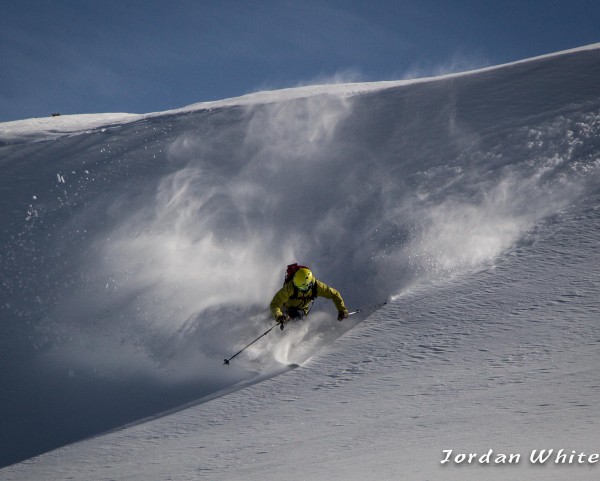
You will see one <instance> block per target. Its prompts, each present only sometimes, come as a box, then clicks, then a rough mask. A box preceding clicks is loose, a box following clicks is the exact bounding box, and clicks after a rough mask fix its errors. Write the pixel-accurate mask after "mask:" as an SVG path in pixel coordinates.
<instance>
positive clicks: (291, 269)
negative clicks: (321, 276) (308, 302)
mask: <svg viewBox="0 0 600 481" xmlns="http://www.w3.org/2000/svg"><path fill="white" fill-rule="evenodd" d="M303 268H304V269H309V268H308V267H306V266H303V265H301V264H297V263H295V262H294V263H293V264H290V265H289V266H287V268H286V270H285V279H284V281H283V285H284V286H285V285H286V284H287V283H288V282H291V281H292V279H293V278H294V274H295V273H296V272H297V271H298V270H300V269H303ZM297 298H298V288H297V287H296V286H294V293H293V294H292V296H291V297H290V299H297ZM311 298H312V299H316V298H317V283H316V282H315V283H314V284H313V286H312V295H311Z"/></svg>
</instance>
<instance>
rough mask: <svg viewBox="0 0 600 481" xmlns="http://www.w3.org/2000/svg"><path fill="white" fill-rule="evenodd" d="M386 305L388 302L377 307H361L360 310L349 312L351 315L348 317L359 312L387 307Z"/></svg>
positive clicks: (376, 305)
mask: <svg viewBox="0 0 600 481" xmlns="http://www.w3.org/2000/svg"><path fill="white" fill-rule="evenodd" d="M386 304H387V301H385V302H382V303H380V304H375V305H373V306H368V307H361V308H360V309H356V311H352V312H349V313H348V315H349V316H351V315H352V314H356V313H358V312H362V311H369V310H371V309H377V308H378V307H382V306H385V305H386Z"/></svg>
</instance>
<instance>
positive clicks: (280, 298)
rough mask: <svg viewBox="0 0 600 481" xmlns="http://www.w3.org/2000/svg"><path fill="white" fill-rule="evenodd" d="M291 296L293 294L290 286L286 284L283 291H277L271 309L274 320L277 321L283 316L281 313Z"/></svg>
mask: <svg viewBox="0 0 600 481" xmlns="http://www.w3.org/2000/svg"><path fill="white" fill-rule="evenodd" d="M292 292H293V291H292ZM290 295H291V293H290V292H289V285H287V284H286V285H285V286H283V287H282V288H281V289H279V291H277V293H276V294H275V296H273V300H272V301H271V305H270V309H271V314H273V318H274V319H275V320H277V318H278V317H279V316H282V315H283V312H281V307H282V306H283V304H285V302H286V301H287V300H288V299H289V298H290Z"/></svg>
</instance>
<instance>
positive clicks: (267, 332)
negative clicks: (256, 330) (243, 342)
mask: <svg viewBox="0 0 600 481" xmlns="http://www.w3.org/2000/svg"><path fill="white" fill-rule="evenodd" d="M278 325H279V324H275V325H274V326H272V327H270V328H269V329H268V330H266V331H265V332H263V333H262V334H261V335H260V336H258V337H257V338H256V339H254V341H252V342H251V343H250V344H248V345H247V346H246V347H244V348H242V349H240V350H239V351H238V352H236V353H235V354H234V355H233V356H231V357H230V358H229V359H225V361H224V362H223V364H224V365H226V366H229V361H231V360H232V359H233V358H234V357H236V356H237V355H238V354H241V353H242V352H244V351H245V350H246V349H248V348H249V347H250V346H251V345H252V344H254V343H255V342H256V341H258V340H259V339H260V338H262V337H265V336H266V335H267V334H269V332H271V331H272V330H273V329H274V328H275V327H277V326H278Z"/></svg>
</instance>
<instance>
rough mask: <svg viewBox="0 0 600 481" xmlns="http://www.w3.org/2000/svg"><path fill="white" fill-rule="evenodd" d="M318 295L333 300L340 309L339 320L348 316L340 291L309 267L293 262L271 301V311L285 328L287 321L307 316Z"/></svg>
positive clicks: (338, 309)
mask: <svg viewBox="0 0 600 481" xmlns="http://www.w3.org/2000/svg"><path fill="white" fill-rule="evenodd" d="M317 297H325V298H327V299H331V300H332V301H333V303H334V304H335V307H336V308H337V311H338V321H341V320H342V319H345V318H347V317H348V309H346V306H345V305H344V300H343V299H342V296H341V295H340V293H339V292H338V291H336V290H335V289H333V288H331V287H329V286H328V285H327V284H324V283H323V282H321V281H318V280H317V279H315V277H314V276H313V273H312V272H311V271H310V269H309V268H308V267H306V266H300V265H298V264H291V265H289V266H288V268H287V273H286V277H285V282H284V284H283V287H282V288H281V289H279V291H278V292H277V293H276V294H275V296H274V297H273V300H272V301H271V306H270V308H271V313H272V314H273V317H274V318H275V321H276V322H277V323H278V324H280V326H281V329H282V330H283V326H284V324H285V323H286V322H288V321H290V320H292V319H302V318H304V317H305V316H307V315H308V313H309V312H310V308H311V307H312V303H313V302H314V300H315V299H316V298H317Z"/></svg>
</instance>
